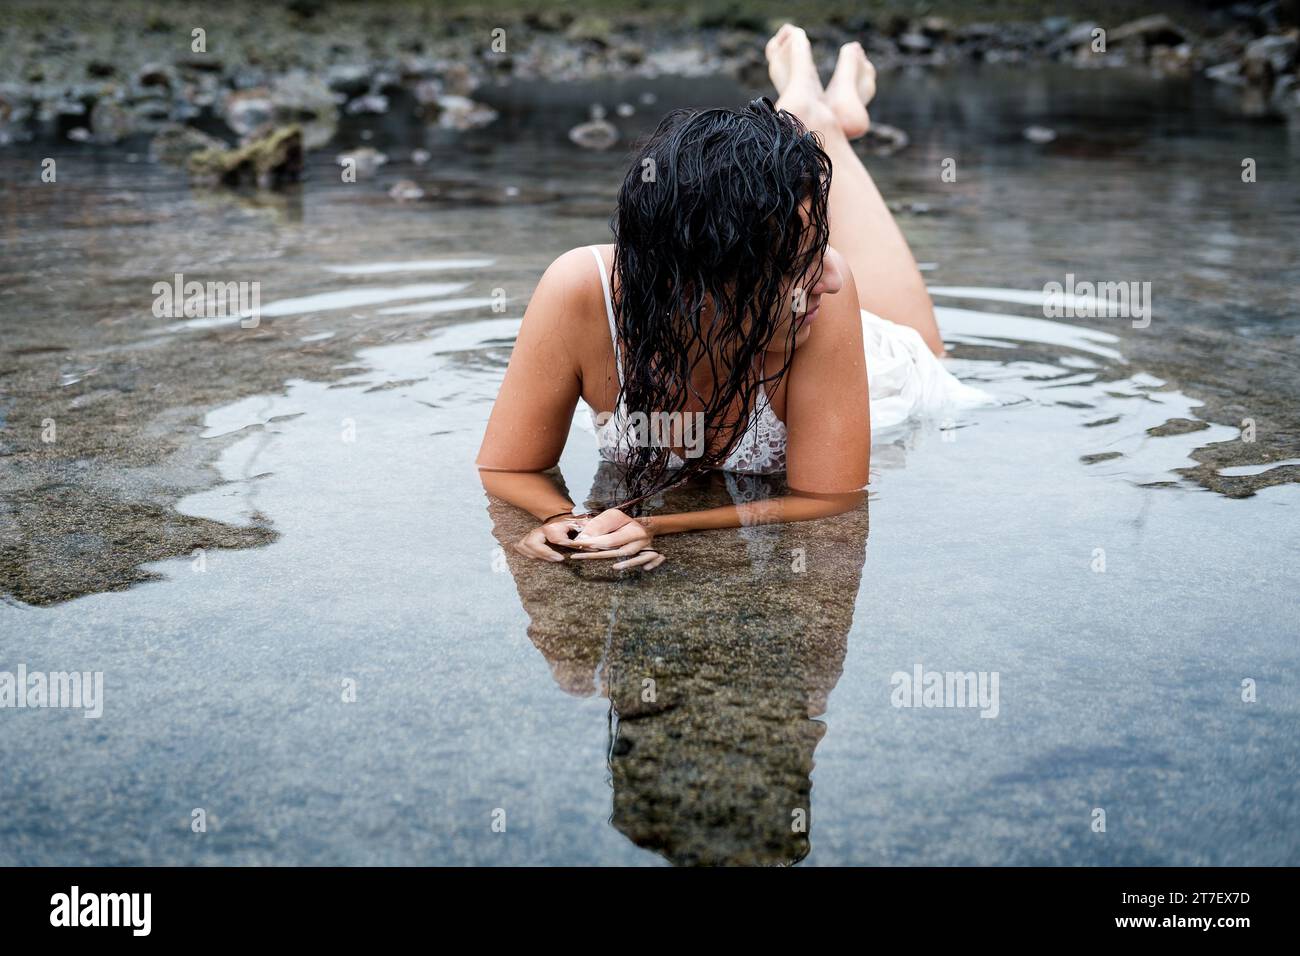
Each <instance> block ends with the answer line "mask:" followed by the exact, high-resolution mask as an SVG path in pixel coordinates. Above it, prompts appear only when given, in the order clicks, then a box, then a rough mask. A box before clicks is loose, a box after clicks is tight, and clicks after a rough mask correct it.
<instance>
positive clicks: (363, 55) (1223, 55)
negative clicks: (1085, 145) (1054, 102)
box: [0, 0, 1300, 183]
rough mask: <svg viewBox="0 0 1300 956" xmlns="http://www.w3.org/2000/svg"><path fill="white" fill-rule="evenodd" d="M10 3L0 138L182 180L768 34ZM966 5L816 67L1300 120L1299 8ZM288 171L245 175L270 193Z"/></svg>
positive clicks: (633, 23) (647, 69)
mask: <svg viewBox="0 0 1300 956" xmlns="http://www.w3.org/2000/svg"><path fill="white" fill-rule="evenodd" d="M11 7H12V15H11V16H9V18H8V23H7V25H6V26H4V28H3V30H2V31H0V145H4V144H8V143H14V142H21V141H31V140H49V141H59V140H73V141H83V142H88V143H94V144H103V145H112V144H119V143H130V144H132V145H141V146H143V145H146V144H147V145H148V146H149V153H150V156H151V157H152V158H154V159H155V160H160V161H173V162H177V163H181V162H185V161H186V159H187V157H189V156H190V155H191V154H194V153H202V152H205V151H206V152H207V153H208V155H207V157H206V158H205V159H204V160H201V161H200V162H198V163H197V167H196V168H195V169H194V171H195V173H196V176H197V177H198V178H200V179H204V180H208V181H215V182H223V181H224V182H231V181H239V180H241V179H243V178H245V177H241V176H238V175H233V176H232V175H229V174H228V171H227V170H226V167H227V166H230V167H232V168H233V167H234V166H239V165H240V164H241V163H252V164H253V165H256V163H257V162H260V161H261V160H258V159H257V158H256V157H254V158H252V159H250V158H249V157H248V156H247V155H243V154H241V155H235V156H222V155H220V151H221V150H223V149H227V148H230V149H238V148H239V147H245V148H247V147H248V146H249V145H250V144H252V143H255V142H257V141H258V140H261V139H264V138H265V137H266V136H267V135H268V134H269V133H270V132H271V131H273V130H277V129H279V130H283V128H284V127H286V126H288V125H290V124H298V125H300V126H301V128H302V136H303V141H302V145H303V147H304V148H305V149H308V150H311V149H318V148H322V147H324V146H325V145H326V144H327V143H328V142H329V141H330V139H331V138H332V136H333V132H334V130H335V127H336V124H337V123H338V122H339V120H340V118H341V117H344V116H348V115H364V114H371V115H382V114H385V113H388V112H390V111H393V110H398V109H400V110H413V111H415V112H416V113H417V114H418V115H419V116H420V117H422V118H423V119H425V120H427V121H428V122H429V123H433V124H437V125H440V126H443V127H448V128H452V129H466V128H473V127H478V126H484V125H487V124H490V123H491V122H493V120H494V119H495V117H496V114H495V112H494V111H493V110H492V109H491V108H489V107H487V106H485V105H484V104H483V103H481V102H480V101H479V99H477V96H479V95H481V92H482V91H483V89H484V88H485V87H487V86H490V85H493V84H500V83H509V82H523V83H529V82H536V81H548V82H565V81H572V80H600V79H604V78H628V77H645V78H651V77H656V76H663V75H674V76H695V75H698V76H703V75H715V74H723V75H730V76H734V77H736V78H739V79H741V80H743V81H747V82H749V81H752V82H753V83H754V84H756V85H758V84H762V83H764V82H765V76H766V71H765V64H764V61H763V55H762V49H763V41H764V39H765V38H766V37H767V36H768V35H769V34H770V32H771V31H772V29H773V27H774V26H775V25H776V24H777V23H779V22H780V21H779V19H778V20H773V19H771V18H768V17H765V16H761V15H756V14H744V13H739V12H736V10H737V9H738V8H737V7H724V8H722V10H723V12H717V11H713V12H705V13H698V12H697V13H695V14H694V15H692V16H675V15H673V14H672V13H670V12H665V11H660V12H644V11H642V12H635V13H632V12H629V13H613V12H611V13H586V12H583V13H575V12H572V11H570V10H563V9H556V8H554V7H549V6H547V5H545V4H543V5H542V7H543V9H542V10H541V11H540V12H532V13H517V14H506V13H479V14H471V13H464V14H455V13H448V12H446V11H443V10H435V9H431V8H430V7H428V6H423V5H411V4H383V3H381V4H365V5H351V4H341V3H329V2H315V0H295V2H293V3H289V4H287V5H286V6H285V7H283V8H274V9H265V8H264V7H261V6H254V5H251V4H246V3H240V2H236V3H233V4H229V5H225V6H223V7H222V8H221V9H218V10H213V9H204V7H202V6H200V5H194V6H192V7H188V8H187V6H186V5H183V4H177V5H162V4H142V3H132V2H126V3H120V4H112V5H109V4H103V5H99V4H86V5H82V6H81V7H80V8H79V10H78V11H71V10H68V9H67V7H66V5H64V4H52V3H48V2H28V3H22V2H18V3H15V4H12V5H11ZM601 9H612V8H611V7H605V8H601ZM706 9H709V8H708V7H707V5H706ZM973 9H974V7H973V6H969V5H968V6H964V7H957V8H956V11H957V12H954V14H953V17H952V18H948V17H944V16H938V15H934V16H927V17H923V18H920V19H916V18H911V17H908V16H906V15H902V14H889V13H886V14H879V15H864V14H845V13H834V12H830V13H825V14H823V15H822V16H821V17H820V18H817V16H816V14H810V15H809V18H808V19H806V20H805V23H806V24H807V26H808V29H809V32H810V34H811V35H812V36H813V38H814V40H815V43H816V45H817V47H818V49H820V50H823V51H825V55H826V56H828V57H832V56H833V55H834V51H835V50H836V49H837V47H838V45H839V44H840V43H843V42H846V41H849V40H854V39H856V40H860V41H861V42H862V43H863V44H864V46H865V47H866V49H867V51H868V54H869V55H870V56H871V58H872V59H873V61H874V62H875V63H876V65H877V67H878V68H879V69H881V70H883V71H888V70H893V69H898V68H902V67H942V66H945V65H955V64H963V63H972V62H982V63H1027V64H1028V63H1040V62H1064V63H1069V64H1073V65H1074V66H1077V67H1078V68H1080V69H1109V68H1116V67H1135V66H1136V67H1139V68H1146V69H1149V70H1151V71H1154V72H1156V73H1158V74H1163V75H1171V76H1184V77H1189V78H1190V77H1194V76H1197V75H1204V76H1206V77H1209V78H1210V79H1212V80H1214V81H1217V83H1219V84H1220V85H1221V87H1222V91H1223V93H1224V97H1223V99H1224V102H1225V103H1226V104H1227V105H1228V107H1229V108H1230V109H1233V110H1236V111H1238V112H1239V113H1241V114H1244V115H1247V116H1252V117H1261V118H1263V117H1270V118H1274V119H1278V118H1286V119H1288V120H1290V121H1292V122H1300V73H1298V70H1300V60H1298V58H1297V48H1298V46H1300V29H1297V26H1296V25H1297V23H1298V22H1300V16H1297V10H1300V2H1297V0H1287V2H1269V3H1262V4H1251V3H1239V4H1234V5H1232V6H1229V7H1224V8H1221V9H1220V10H1218V11H1216V12H1214V13H1210V14H1199V15H1195V16H1194V17H1193V16H1192V15H1190V14H1185V15H1184V17H1183V18H1179V17H1176V16H1171V15H1170V14H1167V13H1152V14H1149V15H1146V16H1141V17H1138V18H1136V19H1128V20H1117V21H1116V22H1106V21H1105V20H1104V19H1099V18H1097V17H1096V16H1094V17H1092V18H1085V17H1074V18H1071V17H1066V16H1047V17H1043V18H1039V19H1026V20H1021V21H1013V22H990V21H981V20H973V19H971V18H970V16H971V12H972V10H973ZM827 65H828V66H829V63H828V64H827ZM601 122H602V118H601V117H600V116H595V117H593V119H592V121H591V123H590V124H585V125H586V126H587V127H589V128H586V129H582V130H575V133H574V137H573V138H574V140H575V142H578V143H579V144H580V145H585V146H589V147H591V148H600V145H601V143H602V141H603V140H604V139H606V138H607V137H603V136H602V135H601V134H602V129H601V128H600V127H601ZM282 146H283V144H282V142H278V141H277V144H276V148H277V149H281V150H282ZM214 151H215V152H214ZM291 152H292V151H291ZM292 172H293V170H292V169H287V170H286V169H277V170H275V171H274V172H267V171H266V170H263V171H262V172H260V173H256V174H254V175H253V176H252V178H253V179H255V180H256V179H258V178H261V179H262V180H263V181H264V183H265V182H274V181H279V180H282V179H284V178H291V177H292Z"/></svg>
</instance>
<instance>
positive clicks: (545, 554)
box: [515, 531, 564, 561]
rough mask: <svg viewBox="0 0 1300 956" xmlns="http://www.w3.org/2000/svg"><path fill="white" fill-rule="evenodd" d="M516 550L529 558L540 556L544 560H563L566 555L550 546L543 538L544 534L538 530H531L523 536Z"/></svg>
mask: <svg viewBox="0 0 1300 956" xmlns="http://www.w3.org/2000/svg"><path fill="white" fill-rule="evenodd" d="M515 550H516V551H518V552H519V553H520V554H522V555H525V556H526V557H529V558H540V559H542V560H543V561H563V560H564V555H562V554H560V552H558V551H555V550H553V549H552V548H548V547H547V546H546V545H545V544H544V543H543V539H542V535H541V534H540V533H539V532H537V531H534V532H531V533H530V534H528V535H526V536H525V537H524V538H522V539H521V540H520V541H519V543H518V544H516V545H515Z"/></svg>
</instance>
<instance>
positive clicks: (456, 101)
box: [437, 94, 497, 130]
mask: <svg viewBox="0 0 1300 956" xmlns="http://www.w3.org/2000/svg"><path fill="white" fill-rule="evenodd" d="M437 105H438V110H439V112H438V125H439V126H441V127H442V128H443V129H459V130H467V129H478V128H479V127H481V126H486V125H488V124H489V123H491V122H492V121H493V120H494V119H496V118H497V111H496V110H494V109H492V107H490V106H484V105H483V104H482V103H476V102H474V101H473V100H471V99H470V98H469V97H466V96H457V95H455V94H447V95H444V96H440V97H438V100H437Z"/></svg>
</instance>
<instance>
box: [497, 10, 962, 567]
mask: <svg viewBox="0 0 1300 956" xmlns="http://www.w3.org/2000/svg"><path fill="white" fill-rule="evenodd" d="M767 58H768V69H769V73H770V75H771V78H772V82H773V84H774V85H775V86H776V90H777V93H778V94H779V97H780V98H779V99H778V101H777V103H776V106H775V107H773V106H772V104H771V102H770V101H768V100H766V99H762V100H756V101H755V102H754V103H752V104H750V105H749V106H748V107H746V108H744V109H740V110H730V109H711V110H679V111H676V112H674V113H671V114H669V116H667V117H666V118H665V119H664V120H663V122H661V123H660V124H659V127H658V129H656V130H655V132H654V134H653V135H652V136H651V137H650V139H649V140H648V141H647V142H646V144H645V146H644V147H643V148H642V150H641V152H640V155H639V156H638V157H637V159H636V161H635V163H634V164H633V166H632V168H631V170H630V171H629V173H628V175H627V177H626V179H625V180H624V182H623V186H622V189H621V190H620V193H619V199H618V210H617V212H616V214H615V217H614V227H615V229H614V231H615V240H616V241H615V242H614V244H613V245H612V246H589V247H584V248H579V249H574V250H571V251H569V252H567V253H565V254H564V255H562V256H560V258H558V259H556V260H555V262H554V263H552V265H551V266H550V268H548V269H547V270H546V273H545V275H543V276H542V280H541V282H540V283H539V284H538V286H537V291H536V292H535V293H534V295H533V297H532V300H531V301H530V302H529V305H528V309H527V312H526V313H525V315H524V319H523V324H522V326H521V328H520V330H519V337H518V340H517V342H516V345H515V349H514V353H513V355H512V357H511V359H510V366H509V368H508V369H507V370H506V375H505V380H504V381H503V383H502V385H501V392H500V394H499V395H498V396H497V400H496V405H495V406H494V408H493V410H492V416H491V419H490V420H489V422H488V426H487V433H486V435H485V437H484V439H483V446H482V449H481V450H480V452H479V457H478V466H479V469H480V474H481V475H482V477H483V482H484V486H485V488H486V489H487V490H488V492H489V493H491V494H495V495H497V496H498V497H500V498H503V499H505V500H506V501H509V502H510V503H511V504H514V505H516V506H518V507H520V508H524V509H525V510H527V511H529V512H531V513H532V514H533V515H534V516H536V517H537V518H538V519H539V520H540V521H541V524H540V526H539V527H538V528H537V529H536V530H534V531H533V532H531V533H530V534H528V535H527V536H525V537H524V538H523V540H521V541H520V542H519V543H518V544H517V545H516V547H517V548H518V550H519V551H521V552H522V553H524V554H526V555H529V556H531V557H536V558H541V559H546V560H551V561H563V560H565V559H566V556H567V557H568V558H569V559H571V560H580V561H581V560H599V559H614V560H615V561H616V562H617V563H616V564H614V567H615V568H616V569H624V568H641V569H645V570H649V569H651V568H654V567H657V566H658V565H659V564H660V563H662V561H663V560H664V559H663V555H662V554H661V553H660V552H659V551H658V550H656V549H655V547H654V544H655V539H656V538H657V537H662V536H664V535H669V534H674V533H678V532H682V531H694V530H702V529H707V528H727V527H737V526H740V525H750V524H758V523H767V522H782V521H805V520H809V519H813V518H822V517H827V516H829V515H833V514H839V513H841V512H844V511H847V510H848V509H850V508H852V507H854V506H856V505H857V504H859V503H860V502H861V500H862V497H863V495H864V494H865V492H864V490H863V489H864V488H865V487H866V484H867V481H868V477H869V476H868V468H869V460H870V453H871V425H872V419H873V417H874V418H876V419H877V421H876V424H877V427H884V426H885V425H890V424H895V423H897V422H898V421H902V420H904V419H906V418H909V417H912V416H918V415H937V414H940V413H942V412H944V411H945V410H946V409H948V408H951V407H952V406H953V405H956V404H962V403H968V402H972V401H980V400H982V399H983V398H984V396H983V394H982V393H980V392H978V391H976V390H974V389H970V388H968V387H966V386H964V385H962V384H961V383H960V382H958V381H957V380H956V378H954V377H953V376H952V375H951V374H950V373H949V372H948V371H947V370H946V369H945V368H944V367H943V365H942V363H941V362H940V361H939V357H941V356H942V355H943V341H942V339H941V338H940V337H939V329H938V326H937V325H936V324H935V319H934V309H933V307H932V305H931V303H930V297H929V294H928V293H927V292H926V289H925V284H924V283H923V282H922V280H921V275H920V271H919V270H918V269H917V266H916V262H915V260H914V259H913V258H912V254H911V251H910V250H909V249H908V247H907V242H906V240H904V238H903V235H902V233H901V232H900V231H899V229H898V226H897V224H896V223H895V222H894V220H893V217H892V216H891V215H890V213H889V209H888V207H887V206H886V205H885V202H884V200H883V199H882V198H881V196H880V193H879V192H878V191H877V189H876V186H875V184H874V183H873V182H872V180H871V177H870V175H868V173H867V170H866V169H865V168H864V167H863V165H862V163H861V161H860V160H859V159H858V157H857V155H856V154H855V153H854V151H853V148H852V146H850V144H849V140H850V139H853V138H855V137H858V136H861V135H862V134H863V133H865V132H866V131H867V127H868V122H869V120H868V116H867V110H866V104H867V103H868V102H869V101H870V100H871V97H872V96H873V95H874V93H875V70H874V68H873V67H872V65H871V63H870V62H869V61H868V60H867V58H866V55H865V54H864V53H863V50H862V47H861V45H859V44H857V43H850V44H846V45H845V46H844V47H843V48H841V50H840V55H839V62H838V64H837V66H836V69H835V73H834V76H832V78H831V82H830V84H829V85H828V86H827V87H825V88H823V87H822V84H821V79H820V78H819V77H818V75H817V68H816V66H815V64H814V62H813V57H812V51H811V49H810V47H809V44H808V38H807V36H806V35H805V33H804V31H803V30H801V29H798V28H797V27H793V26H791V25H789V24H787V25H785V26H784V27H782V28H781V30H780V31H779V32H778V33H777V34H776V35H775V36H774V37H772V39H771V40H770V41H769V42H768V45H767ZM832 167H833V168H834V176H832V175H831V170H832ZM868 377H870V380H871V384H870V386H868ZM579 397H581V398H582V399H583V400H585V401H586V403H587V404H588V405H589V406H590V407H591V409H592V414H593V418H594V419H595V423H596V432H597V437H598V439H599V440H600V445H601V455H602V457H604V458H607V459H610V460H613V461H618V462H620V463H622V464H623V465H624V466H625V479H624V481H625V485H626V487H627V489H628V494H629V500H628V501H626V502H624V503H622V504H621V505H620V506H619V507H615V508H608V509H606V510H604V511H602V512H600V513H599V514H598V515H582V516H578V515H574V514H573V507H574V506H573V503H572V502H570V501H569V500H568V499H567V498H566V497H565V496H564V495H563V494H562V493H561V492H560V490H559V489H558V488H557V487H556V486H555V485H554V484H553V483H552V482H551V481H550V480H549V479H547V478H546V477H545V476H544V475H542V474H541V472H543V471H545V470H547V469H549V468H552V467H553V466H554V465H555V464H556V463H557V462H558V461H559V457H560V453H561V452H562V451H563V449H564V444H565V439H566V437H567V436H568V434H569V429H570V425H571V424H572V421H573V414H574V409H575V407H576V404H577V400H578V398H579ZM606 409H609V410H612V411H605V410H606ZM882 418H883V419H886V420H885V421H883V422H882V421H881V419H882ZM713 469H718V470H724V471H738V472H748V473H757V474H768V473H774V472H779V471H784V472H785V473H786V479H787V484H788V486H789V494H787V495H785V496H784V497H779V498H772V499H768V500H763V501H756V502H752V503H747V504H741V505H736V506H730V507H725V508H714V509H710V510H706V511H693V512H685V513H678V514H655V515H650V516H644V517H638V516H637V515H638V513H639V510H640V509H639V508H638V507H637V505H638V504H640V503H641V502H643V501H644V500H645V499H646V498H648V497H650V496H652V495H654V494H655V493H657V492H660V491H663V490H665V489H666V488H668V487H671V486H673V485H676V484H679V483H681V482H683V481H685V480H687V479H688V478H690V477H693V476H695V475H698V474H701V473H704V472H707V471H709V470H713ZM575 535H576V537H575Z"/></svg>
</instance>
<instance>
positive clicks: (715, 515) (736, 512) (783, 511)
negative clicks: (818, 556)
mask: <svg viewBox="0 0 1300 956" xmlns="http://www.w3.org/2000/svg"><path fill="white" fill-rule="evenodd" d="M865 495H866V492H865V491H851V492H846V493H844V494H834V495H815V494H809V493H807V492H796V493H792V494H789V495H785V496H784V497H781V498H767V499H764V500H762V501H754V502H748V503H746V504H741V505H725V506H723V507H721V508H708V509H706V510H704V511H683V512H678V513H677V514H663V515H649V516H647V517H644V518H640V519H638V520H639V521H640V522H641V523H642V524H643V525H646V526H647V527H648V529H649V530H650V531H652V532H654V533H655V534H657V535H660V534H677V533H679V532H683V531H706V530H709V529H713V528H739V527H743V526H748V525H756V524H781V523H788V522H792V521H812V520H814V519H816V518H829V517H830V516H831V515H837V514H843V513H844V512H846V511H849V510H851V509H853V508H855V507H856V506H857V505H858V504H860V503H861V502H862V499H863V498H864V497H865Z"/></svg>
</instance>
